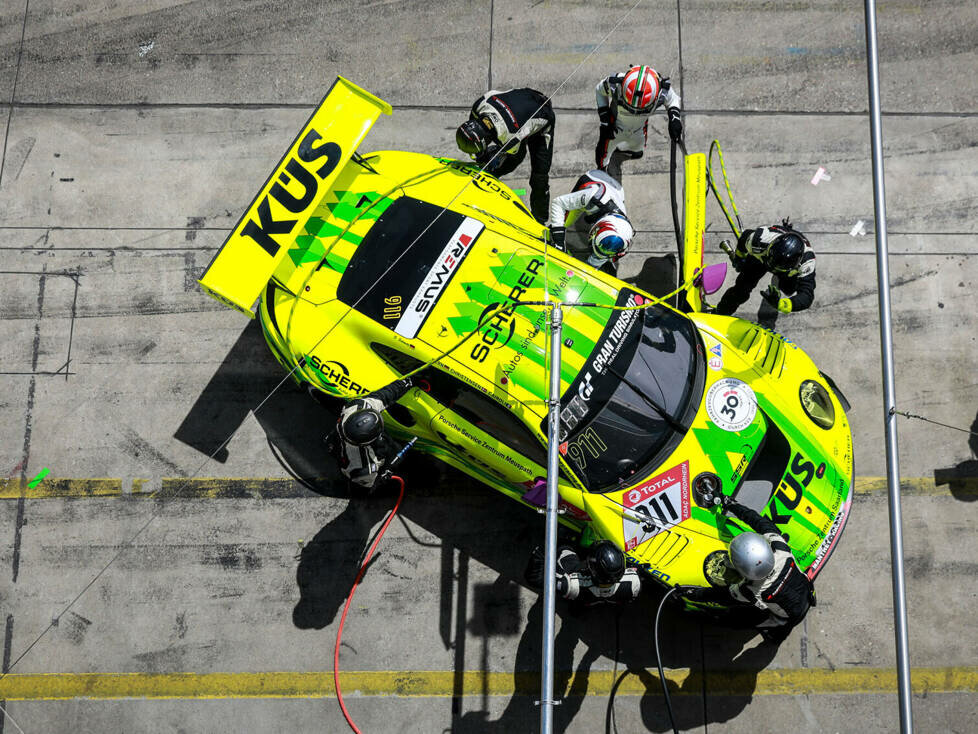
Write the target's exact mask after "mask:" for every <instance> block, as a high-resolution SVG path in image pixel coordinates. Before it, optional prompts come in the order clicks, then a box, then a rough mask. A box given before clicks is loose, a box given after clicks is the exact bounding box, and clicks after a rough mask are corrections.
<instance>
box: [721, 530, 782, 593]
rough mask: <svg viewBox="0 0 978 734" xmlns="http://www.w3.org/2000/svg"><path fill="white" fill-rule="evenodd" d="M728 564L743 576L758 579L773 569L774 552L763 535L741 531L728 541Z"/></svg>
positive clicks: (764, 576)
mask: <svg viewBox="0 0 978 734" xmlns="http://www.w3.org/2000/svg"><path fill="white" fill-rule="evenodd" d="M729 555H730V565H731V566H733V567H734V568H735V569H736V570H737V572H738V573H739V574H740V575H741V576H743V577H744V578H747V579H750V580H751V581H760V580H761V579H763V578H766V577H767V575H768V574H769V573H771V571H772V570H773V569H774V553H773V552H772V551H771V546H770V545H769V544H768V542H767V540H765V539H764V536H762V535H758V534H757V533H741V534H740V535H738V536H737V537H736V538H734V539H733V540H732V541H730V551H729Z"/></svg>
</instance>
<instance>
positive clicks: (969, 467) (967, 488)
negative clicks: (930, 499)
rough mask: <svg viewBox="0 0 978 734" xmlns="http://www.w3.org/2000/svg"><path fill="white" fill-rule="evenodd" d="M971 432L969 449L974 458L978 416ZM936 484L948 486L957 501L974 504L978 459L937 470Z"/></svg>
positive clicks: (977, 453) (977, 496)
mask: <svg viewBox="0 0 978 734" xmlns="http://www.w3.org/2000/svg"><path fill="white" fill-rule="evenodd" d="M969 430H970V431H971V434H970V435H969V436H968V448H969V449H970V450H971V455H972V457H978V415H976V416H975V419H974V420H973V421H972V422H971V426H970V427H969ZM934 484H936V485H937V486H938V487H942V486H944V485H945V484H946V485H947V487H948V490H950V492H951V495H952V496H953V497H954V498H955V499H958V500H961V501H962V502H974V501H975V500H976V499H978V458H971V459H966V460H965V461H962V462H960V463H959V464H955V465H954V466H952V467H948V468H946V469H935V470H934Z"/></svg>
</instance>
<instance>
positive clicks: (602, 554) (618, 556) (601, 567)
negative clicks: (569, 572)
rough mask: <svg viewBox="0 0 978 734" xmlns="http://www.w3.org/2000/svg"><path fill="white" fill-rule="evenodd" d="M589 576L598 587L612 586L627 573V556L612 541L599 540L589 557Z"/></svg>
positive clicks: (589, 551)
mask: <svg viewBox="0 0 978 734" xmlns="http://www.w3.org/2000/svg"><path fill="white" fill-rule="evenodd" d="M587 571H588V575H589V576H590V577H591V579H592V580H593V581H594V583H596V584H597V585H598V586H611V585H612V584H615V583H618V581H619V580H621V577H622V574H624V573H625V554H624V553H622V552H621V551H620V550H618V546H616V545H615V544H614V543H612V542H611V541H610V540H599V541H598V542H597V543H595V544H594V545H592V546H591V548H590V550H588V555H587Z"/></svg>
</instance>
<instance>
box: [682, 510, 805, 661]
mask: <svg viewBox="0 0 978 734" xmlns="http://www.w3.org/2000/svg"><path fill="white" fill-rule="evenodd" d="M720 503H721V506H722V507H723V509H724V511H726V512H728V513H730V514H731V515H733V516H734V517H736V518H738V519H739V520H741V521H743V522H744V524H745V525H747V526H748V527H749V528H751V530H753V531H754V532H752V533H746V532H745V533H741V534H740V535H738V536H736V537H735V538H734V539H733V540H732V541H731V542H730V548H729V550H728V551H727V553H728V562H729V564H730V565H731V566H732V567H733V568H734V570H736V571H737V572H738V573H739V574H740V575H741V576H743V577H744V580H743V581H741V582H739V583H736V584H733V585H731V586H721V587H717V588H710V589H707V588H704V587H699V586H678V587H676V588H677V590H678V592H679V594H680V595H681V596H683V597H685V598H686V599H689V600H690V601H701V602H720V603H723V604H730V603H731V601H733V602H734V603H738V604H745V605H746V604H751V605H753V606H755V607H757V609H759V610H761V611H762V612H767V614H766V616H765V617H764V618H762V619H761V621H760V622H759V623H758V624H757V625H756V626H757V628H758V630H759V631H760V633H761V635H762V636H763V637H764V639H765V640H767V641H768V642H773V643H776V644H777V643H781V642H783V641H784V640H786V639H787V638H788V634H789V633H790V632H791V630H792V628H793V627H794V626H795V625H797V624H798V623H799V622H801V621H802V620H803V619H804V618H805V615H806V614H807V613H808V610H809V608H810V607H813V606H815V589H814V587H813V586H812V583H811V581H809V579H808V577H807V576H806V575H805V574H804V573H802V572H801V570H799V568H798V565H797V564H796V563H795V557H794V556H793V555H792V554H791V548H789V547H788V543H787V541H785V539H784V536H782V535H781V533H780V531H779V530H778V526H777V525H775V524H774V523H773V522H772V521H771V520H769V519H768V518H766V517H763V516H761V515H759V514H758V513H756V512H754V510H752V509H750V508H749V507H745V506H744V505H741V504H740V503H738V502H737V501H735V500H734V499H733V498H731V497H727V496H726V495H721V497H720Z"/></svg>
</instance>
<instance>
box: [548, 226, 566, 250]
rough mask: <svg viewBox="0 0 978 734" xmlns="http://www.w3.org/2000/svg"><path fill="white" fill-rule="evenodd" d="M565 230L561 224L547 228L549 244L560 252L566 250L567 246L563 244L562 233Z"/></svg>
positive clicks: (563, 233)
mask: <svg viewBox="0 0 978 734" xmlns="http://www.w3.org/2000/svg"><path fill="white" fill-rule="evenodd" d="M566 231H567V230H566V228H565V227H561V226H557V227H551V228H550V230H549V232H550V244H551V245H553V246H554V247H556V248H557V249H558V250H560V251H561V252H567V247H566V246H565V245H564V235H565V233H566Z"/></svg>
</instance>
